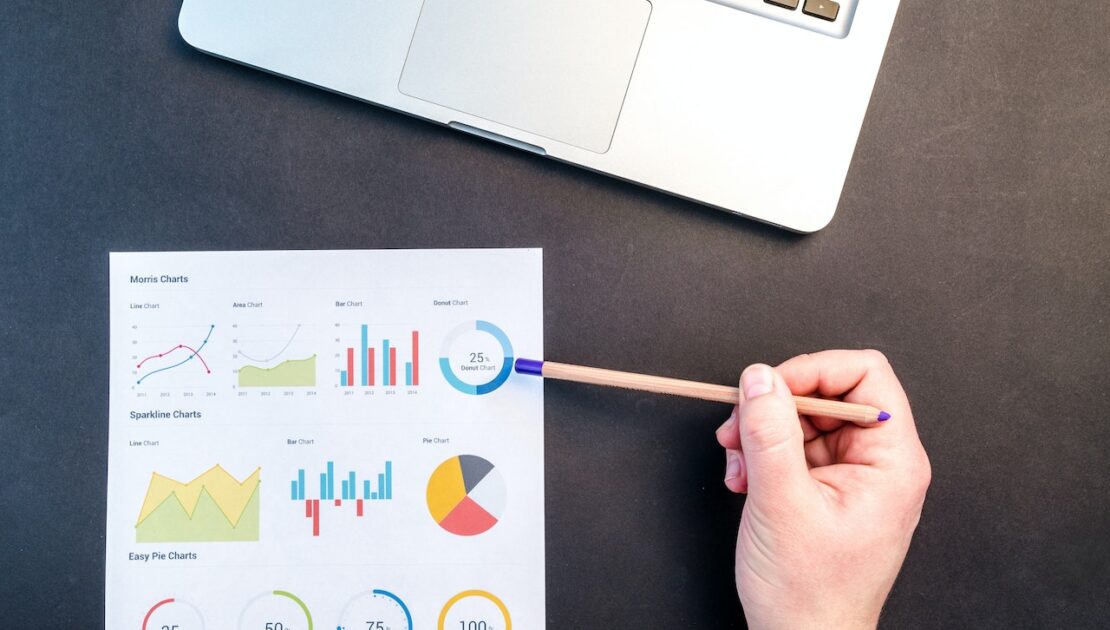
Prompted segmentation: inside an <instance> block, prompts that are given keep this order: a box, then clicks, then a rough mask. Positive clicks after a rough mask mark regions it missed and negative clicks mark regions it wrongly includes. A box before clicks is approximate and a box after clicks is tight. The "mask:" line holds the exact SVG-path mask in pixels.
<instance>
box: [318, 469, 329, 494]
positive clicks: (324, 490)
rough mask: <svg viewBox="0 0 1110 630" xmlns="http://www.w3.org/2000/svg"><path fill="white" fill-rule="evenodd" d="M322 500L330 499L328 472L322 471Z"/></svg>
mask: <svg viewBox="0 0 1110 630" xmlns="http://www.w3.org/2000/svg"><path fill="white" fill-rule="evenodd" d="M320 500H321V501H327V500H328V473H320Z"/></svg>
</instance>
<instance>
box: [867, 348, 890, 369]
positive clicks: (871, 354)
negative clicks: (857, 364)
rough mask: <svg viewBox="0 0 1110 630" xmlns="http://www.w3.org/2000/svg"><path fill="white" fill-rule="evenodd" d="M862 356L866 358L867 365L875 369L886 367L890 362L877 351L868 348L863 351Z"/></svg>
mask: <svg viewBox="0 0 1110 630" xmlns="http://www.w3.org/2000/svg"><path fill="white" fill-rule="evenodd" d="M863 354H864V356H865V357H866V358H867V361H868V363H870V364H871V365H873V366H875V367H888V366H889V365H890V360H889V359H887V358H886V355H885V354H883V353H882V352H881V351H879V350H876V349H874V348H868V349H866V350H864V351H863Z"/></svg>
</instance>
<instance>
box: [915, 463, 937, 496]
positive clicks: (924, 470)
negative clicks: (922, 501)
mask: <svg viewBox="0 0 1110 630" xmlns="http://www.w3.org/2000/svg"><path fill="white" fill-rule="evenodd" d="M912 474H913V487H914V489H915V490H916V491H917V492H918V494H920V495H921V496H924V495H925V492H926V491H928V489H929V485H930V484H931V483H932V482H933V467H932V465H931V464H930V463H929V457H928V456H927V455H925V453H922V454H921V456H920V457H919V458H918V459H917V463H916V464H915V465H914V467H913V473H912Z"/></svg>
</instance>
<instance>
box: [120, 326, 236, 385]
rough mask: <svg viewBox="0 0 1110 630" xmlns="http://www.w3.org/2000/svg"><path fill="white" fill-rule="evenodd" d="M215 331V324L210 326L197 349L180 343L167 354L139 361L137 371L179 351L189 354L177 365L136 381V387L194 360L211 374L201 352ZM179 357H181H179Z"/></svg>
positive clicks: (152, 371) (145, 375) (150, 373)
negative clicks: (150, 362) (151, 362)
mask: <svg viewBox="0 0 1110 630" xmlns="http://www.w3.org/2000/svg"><path fill="white" fill-rule="evenodd" d="M215 329H216V325H215V324H212V325H210V326H209V327H208V334H207V335H205V336H204V339H203V340H202V341H201V342H200V344H199V345H198V346H197V347H196V348H193V347H192V346H189V345H186V344H183V343H179V344H177V345H175V346H174V347H172V348H170V349H169V350H166V351H165V352H160V353H158V354H152V355H150V356H148V357H146V358H144V359H143V360H141V361H139V363H138V365H136V366H135V369H137V370H141V369H142V368H143V366H144V365H146V363H147V362H148V361H156V360H158V359H165V358H167V357H170V356H171V355H174V354H175V353H177V352H178V351H179V350H184V351H188V353H189V355H188V356H186V357H185V358H184V359H182V360H181V361H178V362H177V363H173V364H171V365H167V366H164V367H160V368H157V369H153V370H151V371H149V372H147V373H146V374H144V375H142V376H140V377H139V379H138V380H137V381H135V384H136V385H142V384H143V381H145V380H146V379H148V378H150V377H151V376H154V375H155V374H159V373H161V372H166V371H168V370H172V369H174V368H177V367H181V366H182V365H185V364H186V363H189V362H190V361H192V360H193V359H194V358H196V359H197V360H198V361H199V363H200V365H201V366H203V368H204V371H205V373H206V374H211V373H212V369H211V368H210V367H208V362H207V361H205V360H204V357H202V356H201V354H200V351H201V350H204V347H205V346H207V345H208V340H209V339H211V338H212V331H213V330H215ZM177 356H180V355H177ZM174 358H176V357H174Z"/></svg>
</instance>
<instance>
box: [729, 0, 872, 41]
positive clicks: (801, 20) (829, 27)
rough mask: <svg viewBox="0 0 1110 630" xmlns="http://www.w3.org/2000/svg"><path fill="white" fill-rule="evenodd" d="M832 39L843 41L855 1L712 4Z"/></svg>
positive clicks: (765, 0) (757, 0)
mask: <svg viewBox="0 0 1110 630" xmlns="http://www.w3.org/2000/svg"><path fill="white" fill-rule="evenodd" d="M711 1H712V2H716V3H717V4H723V5H725V6H728V7H732V8H734V9H740V10H741V11H744V12H747V13H754V14H756V15H759V16H761V17H765V18H770V19H772V20H775V21H776V22H784V23H786V24H790V25H791V26H797V27H800V28H804V29H807V30H810V31H815V32H817V33H821V34H823V35H829V36H831V37H838V38H840V37H846V36H847V35H848V31H849V30H850V29H851V22H852V18H853V17H854V16H855V12H856V4H857V2H858V0H840V1H839V2H836V1H834V0H711Z"/></svg>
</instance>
